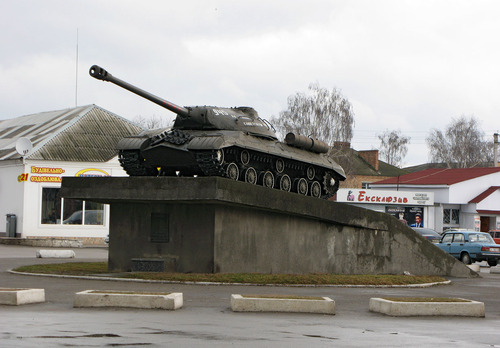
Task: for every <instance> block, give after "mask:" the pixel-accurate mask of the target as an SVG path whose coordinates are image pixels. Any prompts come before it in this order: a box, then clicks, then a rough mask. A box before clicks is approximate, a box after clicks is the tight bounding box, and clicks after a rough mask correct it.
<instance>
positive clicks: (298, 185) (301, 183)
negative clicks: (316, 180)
mask: <svg viewBox="0 0 500 348" xmlns="http://www.w3.org/2000/svg"><path fill="white" fill-rule="evenodd" d="M293 186H294V187H295V191H297V193H298V194H301V195H304V196H305V195H307V191H308V189H309V187H308V185H307V180H306V179H304V178H300V179H295V180H294V183H293Z"/></svg>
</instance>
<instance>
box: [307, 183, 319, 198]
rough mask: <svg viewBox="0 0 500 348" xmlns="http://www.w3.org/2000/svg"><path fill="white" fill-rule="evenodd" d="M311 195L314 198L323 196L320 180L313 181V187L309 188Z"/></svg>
mask: <svg viewBox="0 0 500 348" xmlns="http://www.w3.org/2000/svg"><path fill="white" fill-rule="evenodd" d="M309 191H310V192H311V196H312V197H314V198H320V197H321V184H320V183H319V182H318V181H313V182H312V183H311V188H310V189H309Z"/></svg>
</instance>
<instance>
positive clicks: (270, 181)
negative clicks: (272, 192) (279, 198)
mask: <svg viewBox="0 0 500 348" xmlns="http://www.w3.org/2000/svg"><path fill="white" fill-rule="evenodd" d="M260 176H261V180H260V181H261V183H262V186H264V187H267V188H273V187H274V175H273V173H271V172H270V171H267V172H261V173H260Z"/></svg>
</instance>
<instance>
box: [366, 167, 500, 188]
mask: <svg viewBox="0 0 500 348" xmlns="http://www.w3.org/2000/svg"><path fill="white" fill-rule="evenodd" d="M499 172H500V167H488V168H457V169H442V168H431V169H426V170H422V171H420V172H415V173H410V174H406V175H402V176H400V177H393V178H390V179H386V180H381V181H377V182H374V183H372V184H370V185H377V184H395V185H396V184H399V185H453V184H456V183H458V182H462V181H466V180H470V179H474V178H477V177H480V176H483V175H488V174H493V173H499Z"/></svg>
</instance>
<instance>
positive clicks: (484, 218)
mask: <svg viewBox="0 0 500 348" xmlns="http://www.w3.org/2000/svg"><path fill="white" fill-rule="evenodd" d="M370 186H371V188H372V189H373V190H372V191H384V192H386V193H387V194H390V193H391V192H394V191H406V192H413V193H415V192H418V193H427V194H429V195H430V194H432V195H433V196H434V197H433V199H434V204H433V205H432V207H431V206H428V209H427V216H424V226H426V227H429V228H433V229H435V230H436V231H443V230H446V229H447V228H467V229H475V230H477V231H483V232H487V231H489V230H494V229H500V168H499V167H489V168H459V169H442V168H440V169H427V170H423V171H420V172H415V173H411V174H406V175H403V176H400V177H395V178H391V179H387V180H382V181H378V182H376V183H372V184H371V185H370ZM429 197H430V196H429Z"/></svg>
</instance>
